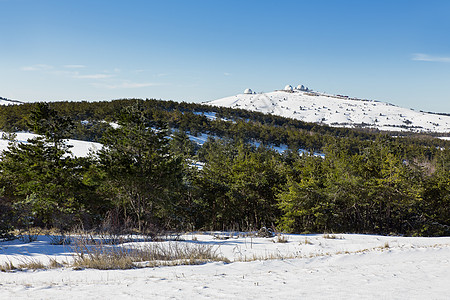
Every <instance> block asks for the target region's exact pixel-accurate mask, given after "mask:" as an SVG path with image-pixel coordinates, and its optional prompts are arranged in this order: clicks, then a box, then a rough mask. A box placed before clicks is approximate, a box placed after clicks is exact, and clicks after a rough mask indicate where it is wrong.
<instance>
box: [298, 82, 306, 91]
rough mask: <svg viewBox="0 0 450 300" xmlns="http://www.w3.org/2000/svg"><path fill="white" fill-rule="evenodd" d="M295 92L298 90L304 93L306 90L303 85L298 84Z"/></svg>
mask: <svg viewBox="0 0 450 300" xmlns="http://www.w3.org/2000/svg"><path fill="white" fill-rule="evenodd" d="M297 90H300V91H306V88H305V86H304V85H303V84H299V85H298V86H297Z"/></svg>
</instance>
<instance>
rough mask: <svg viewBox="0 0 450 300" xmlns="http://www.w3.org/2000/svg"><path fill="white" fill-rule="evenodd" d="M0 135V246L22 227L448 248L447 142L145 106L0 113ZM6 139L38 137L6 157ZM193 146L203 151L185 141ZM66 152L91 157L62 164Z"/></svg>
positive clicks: (131, 103) (121, 103) (200, 108)
mask: <svg viewBox="0 0 450 300" xmlns="http://www.w3.org/2000/svg"><path fill="white" fill-rule="evenodd" d="M203 113H208V114H211V113H213V114H214V116H215V117H214V118H209V117H208V116H207V115H205V114H203ZM111 122H113V123H116V124H118V125H119V126H114V127H112V126H110V123H111ZM0 130H2V131H4V132H5V134H3V139H9V140H10V143H9V147H8V149H7V150H6V151H3V153H1V156H0V238H8V237H12V235H13V233H14V232H15V230H24V229H25V230H26V229H28V228H33V227H40V228H55V229H57V230H60V231H62V232H64V231H68V230H71V229H73V228H75V227H78V228H84V229H92V230H95V229H96V228H101V227H107V228H109V229H110V230H120V231H121V232H126V231H134V232H139V233H148V234H155V233H157V232H161V231H192V230H240V231H248V230H258V229H260V228H262V227H270V228H274V229H276V230H278V231H283V232H293V233H315V232H321V233H323V232H329V233H335V232H339V233H343V232H346V233H376V234H402V235H418V236H440V235H449V234H450V142H449V141H445V140H441V139H436V138H433V137H432V136H430V135H425V134H411V133H410V134H407V133H395V134H392V133H389V134H387V133H385V132H379V131H378V130H367V129H349V128H335V127H329V126H322V125H318V124H313V123H305V122H302V121H297V120H293V119H288V118H282V117H278V116H273V115H266V114H262V113H256V112H249V111H245V110H238V109H230V108H220V107H211V106H208V105H205V104H195V103H185V102H182V103H178V102H173V101H161V100H154V99H146V100H140V99H121V100H114V101H105V102H52V103H45V102H39V103H26V104H22V105H10V106H0ZM18 131H29V132H33V133H36V134H38V135H39V137H36V138H34V139H31V140H29V141H28V143H17V142H15V135H14V132H18ZM200 133H204V134H208V135H209V136H210V138H208V140H207V141H206V143H204V144H203V145H199V144H196V143H194V142H192V141H191V140H190V139H189V136H188V134H189V135H194V136H195V135H198V134H200ZM393 136H395V137H393ZM68 138H73V139H80V140H86V141H95V142H100V143H102V144H103V145H104V147H103V148H102V149H101V150H99V151H98V152H96V153H91V155H89V156H88V157H74V156H73V155H70V147H69V146H67V145H66V144H65V140H66V139H68ZM255 143H258V144H260V146H259V147H256V146H255ZM279 145H287V147H288V150H287V151H284V152H283V153H279V152H277V151H275V150H274V149H272V148H271V146H279ZM315 153H320V154H321V155H316V154H315ZM198 163H200V164H201V167H198Z"/></svg>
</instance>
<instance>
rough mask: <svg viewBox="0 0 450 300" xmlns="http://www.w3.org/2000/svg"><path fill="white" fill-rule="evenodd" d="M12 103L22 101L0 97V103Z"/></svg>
mask: <svg viewBox="0 0 450 300" xmlns="http://www.w3.org/2000/svg"><path fill="white" fill-rule="evenodd" d="M13 104H22V102H20V101H17V100H10V99H6V98H3V97H0V105H13Z"/></svg>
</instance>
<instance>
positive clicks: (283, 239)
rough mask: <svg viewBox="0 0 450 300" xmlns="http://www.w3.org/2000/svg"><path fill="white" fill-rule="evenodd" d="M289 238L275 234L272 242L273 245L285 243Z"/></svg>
mask: <svg viewBox="0 0 450 300" xmlns="http://www.w3.org/2000/svg"><path fill="white" fill-rule="evenodd" d="M288 241H289V238H288V237H287V236H285V235H281V234H277V236H276V238H275V239H273V240H272V242H274V243H287V242H288Z"/></svg>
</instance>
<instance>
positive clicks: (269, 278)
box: [0, 233, 450, 299]
mask: <svg viewBox="0 0 450 300" xmlns="http://www.w3.org/2000/svg"><path fill="white" fill-rule="evenodd" d="M215 235H216V236H219V237H222V238H223V237H229V238H228V239H216V238H214V234H212V233H209V234H200V233H197V234H189V235H185V236H182V238H183V239H184V241H179V242H178V243H204V244H209V245H214V247H216V249H217V251H218V253H220V254H222V255H223V256H225V257H227V258H228V259H229V260H230V261H231V263H223V262H211V263H206V264H203V265H196V266H176V267H156V268H142V269H132V270H109V271H100V270H90V269H85V270H79V271H76V270H73V269H71V268H61V269H53V270H45V271H16V272H7V273H0V294H1V297H0V298H1V299H19V298H21V299H23V298H33V299H36V298H38V299H54V298H58V299H60V298H67V297H71V298H78V299H97V298H105V299H166V298H173V299H189V298H195V299H236V298H239V299H255V298H260V299H270V298H278V299H374V298H378V299H380V298H381V299H448V297H449V295H450V237H440V238H411V237H394V236H390V237H386V236H376V235H356V234H336V235H330V236H326V235H283V237H284V238H285V239H287V243H279V242H276V241H277V238H255V237H243V236H241V237H237V236H231V237H230V234H225V233H216V234H215ZM164 243H174V242H173V241H172V242H164ZM164 243H163V244H164ZM71 251H72V250H71V248H70V247H69V246H52V245H50V244H49V242H48V238H47V237H40V238H39V240H38V241H36V242H33V243H28V244H25V243H23V242H20V241H12V242H2V243H0V263H5V262H13V263H17V262H20V261H22V262H24V261H27V260H28V261H29V260H31V259H34V260H48V259H49V258H56V259H57V260H60V261H70V258H71V254H70V253H71ZM269 258H270V259H269Z"/></svg>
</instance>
